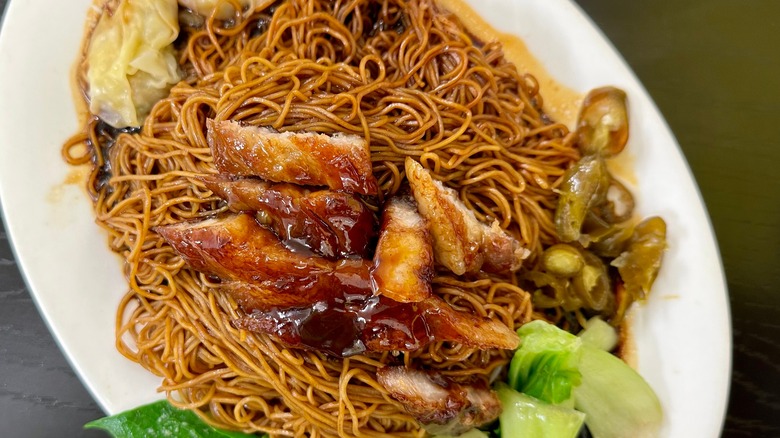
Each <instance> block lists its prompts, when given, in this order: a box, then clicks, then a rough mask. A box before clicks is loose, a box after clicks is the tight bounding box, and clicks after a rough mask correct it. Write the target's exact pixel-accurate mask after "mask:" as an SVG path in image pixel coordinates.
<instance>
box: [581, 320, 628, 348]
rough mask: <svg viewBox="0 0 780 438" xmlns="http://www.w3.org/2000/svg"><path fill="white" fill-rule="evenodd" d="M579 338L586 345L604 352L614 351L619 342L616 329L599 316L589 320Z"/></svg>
mask: <svg viewBox="0 0 780 438" xmlns="http://www.w3.org/2000/svg"><path fill="white" fill-rule="evenodd" d="M577 336H579V337H580V339H582V342H583V343H584V344H585V345H591V346H593V347H596V348H598V349H599V350H604V351H612V350H614V349H615V347H617V344H618V341H619V338H618V333H617V330H615V327H612V326H611V325H609V323H607V322H606V321H604V320H603V319H601V318H599V317H598V316H595V317H593V318H591V319H589V320H588V322H587V323H585V330H583V331H581V332H580V334H579V335H577Z"/></svg>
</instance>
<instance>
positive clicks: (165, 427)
mask: <svg viewBox="0 0 780 438" xmlns="http://www.w3.org/2000/svg"><path fill="white" fill-rule="evenodd" d="M84 428H86V429H103V430H105V431H107V432H108V433H110V434H111V435H112V436H114V437H115V438H147V437H186V438H246V437H249V436H251V435H247V434H244V433H240V432H232V431H227V430H220V429H216V428H214V427H211V426H210V425H208V424H206V423H204V422H203V420H201V419H200V418H199V417H198V416H197V415H196V414H195V413H193V412H192V411H188V410H183V409H177V408H175V407H173V406H172V405H171V404H170V403H168V402H167V401H164V400H163V401H159V402H155V403H151V404H148V405H144V406H141V407H138V408H136V409H132V410H129V411H125V412H122V413H119V414H116V415H112V416H110V417H104V418H100V419H98V420H95V421H91V422H89V423H87V424H85V425H84Z"/></svg>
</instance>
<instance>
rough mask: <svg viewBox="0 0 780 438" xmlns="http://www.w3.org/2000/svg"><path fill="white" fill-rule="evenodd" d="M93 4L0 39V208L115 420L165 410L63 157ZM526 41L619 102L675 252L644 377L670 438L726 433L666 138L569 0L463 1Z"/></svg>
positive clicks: (643, 348) (643, 184) (711, 323)
mask: <svg viewBox="0 0 780 438" xmlns="http://www.w3.org/2000/svg"><path fill="white" fill-rule="evenodd" d="M91 1H92V0H69V1H67V2H65V1H55V2H53V1H49V0H25V1H19V0H14V1H12V2H11V4H10V5H9V6H8V10H7V12H6V17H5V22H4V24H3V27H2V34H1V35H0V199H2V202H3V204H2V207H3V210H4V212H5V220H6V226H7V230H8V234H9V236H10V238H11V241H12V242H13V244H14V248H15V251H16V256H17V258H18V260H19V264H20V266H21V268H22V271H23V273H24V275H25V277H26V279H27V282H28V285H29V287H30V290H31V292H32V294H33V296H34V298H35V300H36V302H37V305H38V307H39V309H40V311H41V313H42V315H43V317H44V318H45V319H46V321H47V322H48V324H49V328H50V329H51V331H52V333H53V334H54V336H55V337H56V338H57V340H58V341H59V343H60V346H61V348H62V349H63V351H64V352H65V354H66V355H67V357H68V358H69V360H70V361H71V364H72V365H73V368H74V369H75V370H76V371H77V373H78V374H79V376H80V377H81V379H82V380H83V382H84V384H85V385H86V386H87V388H89V390H90V391H91V393H92V394H93V396H94V397H95V399H96V400H97V401H98V403H100V405H101V406H102V407H103V408H104V409H105V410H106V411H107V412H109V413H116V412H119V411H122V410H125V409H128V408H132V407H134V406H137V405H140V404H142V403H145V402H149V401H152V400H154V399H157V398H160V395H159V394H158V393H156V388H157V386H158V385H159V379H157V378H156V377H153V376H152V375H151V374H149V373H147V372H146V371H145V370H143V369H142V368H141V367H140V366H138V365H136V364H135V363H132V362H130V361H128V360H126V359H125V358H124V357H123V356H121V355H120V354H119V353H118V352H117V351H116V349H115V348H114V314H115V309H116V306H117V303H118V301H119V299H120V297H121V296H122V295H123V294H124V293H125V291H126V289H127V286H126V283H125V280H124V277H123V275H122V268H121V262H120V261H119V259H118V257H117V256H116V255H114V254H112V253H111V252H110V251H109V249H108V246H107V244H106V234H105V233H104V232H103V231H102V230H100V229H99V228H98V227H97V226H96V225H95V224H94V219H93V213H92V206H91V204H90V201H89V199H87V197H86V195H85V191H84V190H83V188H82V183H81V181H79V183H78V184H73V183H68V182H69V181H72V180H73V179H74V169H73V168H69V167H68V166H67V165H66V164H65V163H64V162H63V161H62V159H61V158H60V145H61V144H62V143H63V141H64V140H65V139H67V138H68V137H69V136H70V135H71V134H73V133H74V132H75V131H76V129H78V126H77V116H76V113H75V109H74V104H73V99H72V95H71V87H70V83H69V72H70V68H71V66H72V64H73V61H74V59H75V58H76V55H77V52H78V48H79V43H80V40H81V36H82V28H83V23H84V19H85V16H86V11H87V9H88V7H89V5H90V4H91ZM468 2H469V3H471V4H472V5H474V6H473V7H474V8H475V9H476V10H477V11H479V12H480V14H481V15H482V16H483V18H485V19H486V20H487V21H488V22H489V23H490V24H491V25H492V26H494V27H495V28H496V29H498V30H500V31H503V32H507V33H514V34H516V35H518V36H520V37H521V38H522V39H523V40H524V41H525V42H526V44H527V45H528V47H529V49H530V50H531V52H532V53H534V54H535V55H536V56H537V58H539V60H540V61H541V62H542V63H543V64H544V65H545V66H546V68H547V69H548V71H549V72H550V73H551V74H552V76H553V77H555V78H557V79H558V80H559V81H560V82H561V83H563V84H566V85H568V86H570V87H572V88H574V89H575V90H578V91H581V92H585V91H587V90H589V89H591V88H594V87H597V86H601V85H606V84H610V85H615V86H618V87H620V88H623V89H624V90H626V92H627V93H628V96H629V100H630V111H631V114H630V117H631V139H630V143H629V146H628V148H627V152H628V154H629V156H632V157H633V158H634V159H633V163H634V173H635V175H636V178H637V180H638V181H639V184H638V186H637V187H636V188H635V193H636V195H637V200H638V209H639V212H640V213H641V214H643V215H650V214H653V215H660V216H662V217H664V218H665V219H666V221H667V223H668V241H669V251H668V253H667V254H666V256H665V259H664V266H663V269H662V271H661V274H660V275H659V277H658V280H657V281H656V284H655V287H654V290H653V294H652V296H651V297H650V299H649V300H648V302H647V303H646V304H645V305H643V306H641V307H640V308H639V309H637V311H636V312H635V318H634V334H635V339H636V346H637V352H638V367H639V371H640V372H641V374H642V375H643V376H645V378H646V379H647V380H648V381H649V382H650V384H651V385H652V387H653V388H655V390H656V392H657V393H658V396H659V397H660V399H661V402H662V404H663V408H664V412H665V420H664V425H663V429H662V436H664V437H686V438H687V437H691V436H698V437H715V436H718V435H719V434H720V430H721V427H722V423H723V416H724V412H725V408H726V401H727V395H728V387H729V379H730V368H731V332H730V328H731V325H730V321H729V309H728V301H727V298H728V297H727V292H726V287H725V284H724V276H723V269H722V266H721V263H720V258H719V254H718V249H717V246H716V243H715V239H714V236H713V233H712V228H711V226H710V223H709V219H708V217H707V214H706V211H705V209H704V206H703V203H702V200H701V197H700V196H699V193H698V189H697V187H696V185H695V183H694V181H693V178H692V176H691V173H690V171H689V169H688V167H687V164H686V162H685V160H684V158H683V156H682V154H681V152H680V149H679V146H678V145H677V143H676V141H675V139H674V137H673V136H672V134H671V132H670V131H669V128H668V127H667V125H666V123H665V122H664V120H663V118H662V117H661V115H660V113H659V112H658V110H657V109H656V107H655V105H654V104H653V102H652V101H651V100H650V97H649V96H648V94H647V92H646V91H645V90H644V88H643V87H642V85H641V84H640V83H639V81H638V80H637V79H636V78H635V77H634V75H633V73H632V72H631V71H630V70H629V68H628V67H627V66H626V64H625V62H624V61H623V60H622V58H621V57H620V55H619V54H618V53H617V52H616V51H615V50H614V48H613V47H612V46H611V45H610V44H609V42H608V41H607V40H606V38H605V37H604V36H603V35H602V34H601V33H600V32H599V31H598V29H597V28H596V27H595V26H594V25H593V23H591V21H590V20H589V19H588V18H587V17H586V16H585V15H584V14H583V13H582V11H580V10H579V8H578V7H577V6H576V5H574V4H573V3H572V2H570V1H568V0H469V1H468Z"/></svg>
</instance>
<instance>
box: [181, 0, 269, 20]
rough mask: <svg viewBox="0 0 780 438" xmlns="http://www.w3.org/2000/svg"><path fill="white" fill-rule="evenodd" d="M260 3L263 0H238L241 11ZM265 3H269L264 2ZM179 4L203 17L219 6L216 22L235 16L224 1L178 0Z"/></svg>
mask: <svg viewBox="0 0 780 438" xmlns="http://www.w3.org/2000/svg"><path fill="white" fill-rule="evenodd" d="M261 2H263V0H238V3H239V4H240V5H241V7H242V8H243V10H248V9H254V8H255V7H256V6H257V5H258V4H259V3H261ZM266 3H270V2H268V1H266ZM179 4H180V5H182V6H184V7H185V8H187V9H189V10H191V11H192V12H195V13H196V14H199V15H203V16H204V17H208V16H210V15H211V13H212V12H213V11H214V9H216V8H217V5H219V9H218V10H217V12H216V14H214V17H215V18H217V19H218V20H227V19H230V18H233V14H235V9H234V7H233V4H232V3H231V2H229V1H226V0H179Z"/></svg>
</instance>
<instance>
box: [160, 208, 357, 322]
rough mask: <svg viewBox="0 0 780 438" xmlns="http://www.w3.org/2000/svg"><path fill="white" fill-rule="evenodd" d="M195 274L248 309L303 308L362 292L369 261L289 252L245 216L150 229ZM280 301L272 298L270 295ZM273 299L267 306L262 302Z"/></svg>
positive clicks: (265, 230)
mask: <svg viewBox="0 0 780 438" xmlns="http://www.w3.org/2000/svg"><path fill="white" fill-rule="evenodd" d="M153 231H155V232H156V233H158V234H160V235H161V236H162V237H163V238H164V239H165V240H166V241H167V242H168V243H169V244H170V245H171V246H172V247H173V249H174V250H175V251H176V252H177V253H178V254H179V255H180V256H181V257H182V258H184V260H185V261H186V262H187V264H188V265H189V266H191V267H192V268H193V269H195V270H197V271H200V272H203V273H205V274H209V275H214V276H217V277H219V278H221V279H222V280H224V282H225V283H224V285H223V288H224V289H225V290H226V291H227V292H229V293H231V294H234V297H235V299H236V301H238V302H239V303H246V305H247V306H249V308H250V309H270V308H272V307H274V306H277V305H285V306H307V305H310V304H311V303H313V302H316V301H320V300H323V299H328V298H330V297H331V296H333V295H334V294H335V295H338V296H341V294H344V293H347V294H349V293H363V291H364V290H365V288H366V287H367V286H368V280H367V279H368V270H369V268H370V262H369V261H366V260H362V259H344V260H338V261H333V260H328V259H326V258H324V257H320V256H317V255H315V254H312V253H310V252H308V251H292V250H290V249H289V248H287V247H286V246H284V244H282V243H281V242H280V241H279V239H278V238H277V237H276V236H275V235H274V233H273V232H271V231H269V230H267V229H265V228H263V227H262V226H260V224H259V223H258V222H257V221H256V220H255V218H254V217H253V216H252V215H249V214H237V215H228V216H224V217H219V218H213V219H207V220H204V221H201V222H195V223H193V222H182V223H178V224H174V225H165V226H159V227H155V228H153ZM275 294H277V295H280V296H273V295H275ZM269 296H273V298H272V299H271V300H269V301H267V302H266V301H265V298H268V297H269Z"/></svg>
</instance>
